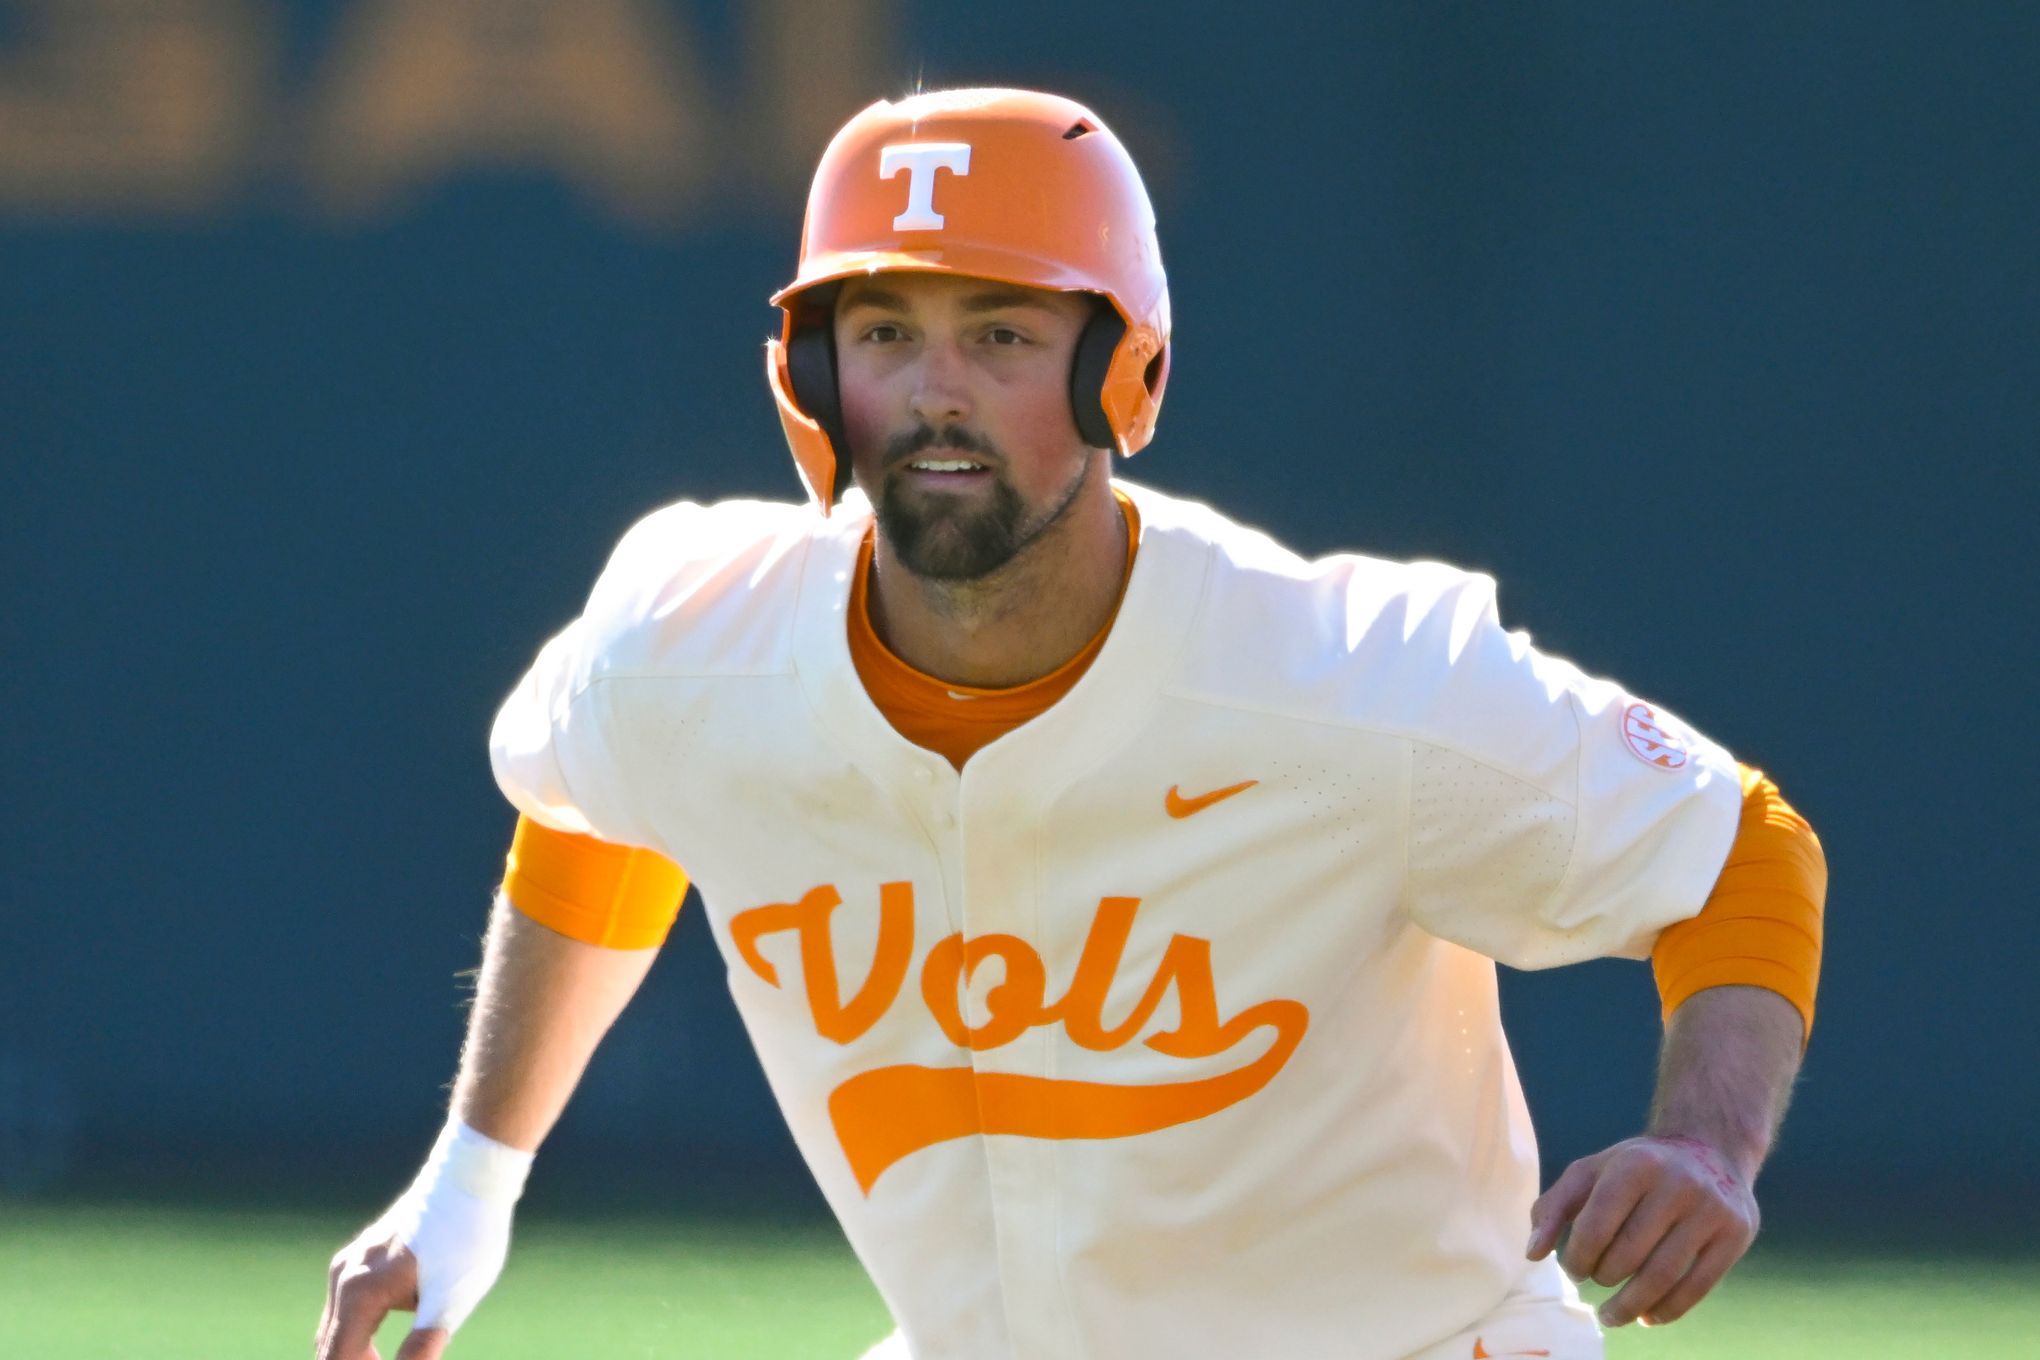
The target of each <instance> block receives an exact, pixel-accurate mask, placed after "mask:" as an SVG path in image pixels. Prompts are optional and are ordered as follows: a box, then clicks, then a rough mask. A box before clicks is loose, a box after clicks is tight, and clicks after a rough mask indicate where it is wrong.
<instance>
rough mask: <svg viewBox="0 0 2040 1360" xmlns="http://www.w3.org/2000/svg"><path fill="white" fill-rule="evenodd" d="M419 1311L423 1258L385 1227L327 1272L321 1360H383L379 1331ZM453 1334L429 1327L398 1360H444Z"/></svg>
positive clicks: (346, 1250)
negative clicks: (390, 1320) (401, 1314)
mask: <svg viewBox="0 0 2040 1360" xmlns="http://www.w3.org/2000/svg"><path fill="white" fill-rule="evenodd" d="M417 1307H418V1259H417V1258H416V1257H415V1256H413V1255H411V1253H410V1251H409V1250H408V1249H406V1248H405V1246H404V1245H403V1243H402V1242H400V1241H398V1240H397V1239H396V1238H394V1237H391V1236H390V1235H389V1234H388V1233H387V1232H385V1231H384V1229H383V1226H382V1225H381V1224H380V1223H377V1224H373V1225H371V1226H370V1227H369V1228H368V1229H367V1230H366V1231H364V1232H363V1233H362V1234H361V1236H359V1237H357V1238H355V1239H354V1240H353V1241H352V1242H350V1243H348V1244H347V1245H346V1246H344V1247H342V1248H341V1249H340V1252H339V1254H338V1255H336V1256H335V1257H334V1258H333V1264H332V1267H331V1268H330V1269H328V1270H327V1272H326V1311H325V1312H324V1313H323V1314H321V1315H320V1318H319V1332H318V1337H317V1340H316V1342H315V1346H316V1349H315V1350H314V1352H313V1354H314V1356H315V1357H316V1360H382V1358H381V1356H380V1355H378V1354H377V1353H376V1349H375V1333H376V1329H377V1328H378V1327H380V1326H382V1321H383V1319H384V1318H386V1317H388V1316H389V1315H390V1314H391V1313H392V1312H395V1311H398V1310H404V1311H413V1312H415V1311H416V1310H417ZM451 1335H452V1333H450V1332H448V1331H447V1330H446V1329H445V1328H444V1327H423V1328H419V1329H417V1330H415V1331H413V1332H412V1333H411V1334H410V1335H409V1336H407V1337H405V1338H404V1344H403V1346H402V1347H401V1348H400V1349H399V1350H398V1351H397V1356H396V1360H438V1357H439V1355H440V1354H441V1353H442V1352H443V1351H445V1349H446V1342H447V1338H448V1337H450V1336H451Z"/></svg>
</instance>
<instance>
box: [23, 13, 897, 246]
mask: <svg viewBox="0 0 2040 1360" xmlns="http://www.w3.org/2000/svg"><path fill="white" fill-rule="evenodd" d="M892 10H893V6H892V3H891V0H830V3H827V4H818V3H810V2H809V0H751V3H749V4H747V5H745V6H743V7H741V11H740V12H741V16H742V17H741V19H740V20H739V32H738V33H737V35H736V36H735V38H734V39H732V40H731V43H732V46H733V47H734V49H735V50H734V51H733V52H729V53H726V52H723V51H721V50H718V49H713V48H712V47H711V45H710V42H709V40H708V38H707V37H706V36H705V35H704V33H703V32H701V31H700V29H699V28H698V27H697V26H696V25H695V24H694V23H692V22H690V15H689V12H688V9H687V7H686V6H685V5H676V4H673V3H667V2H666V0H352V3H348V4H346V5H344V6H343V7H342V8H341V10H340V12H339V15H338V18H337V20H335V21H334V22H332V23H330V24H329V25H327V26H325V27H324V29H323V32H322V36H321V37H320V40H319V45H318V51H317V52H316V54H315V56H314V59H313V61H312V63H311V67H310V70H309V73H308V74H307V75H306V76H305V77H303V78H302V79H299V80H292V79H290V78H289V77H287V76H286V74H285V62H284V59H283V55H284V39H285V37H286V29H287V21H288V19H289V18H290V15H289V12H288V11H289V7H288V6H286V5H283V4H280V3H276V2H275V0H269V2H267V3H265V0H12V3H9V2H8V0H0V18H5V19H7V20H8V21H9V22H8V23H7V24H6V25H4V26H0V213H5V214H8V215H25V216H30V217H58V218H134V217H139V218H149V217H192V216H206V215H215V214H222V213H228V212H232V211H234V210H235V208H236V205H237V204H238V203H239V202H241V201H242V200H243V198H244V196H245V195H246V194H248V193H249V192H250V191H251V190H252V189H253V188H254V187H255V186H257V185H268V184H271V183H275V182H282V183H285V184H292V185H295V186H297V187H298V188H299V190H300V191H301V198H302V202H303V203H304V205H305V206H306V208H307V210H308V211H309V212H310V213H311V214H312V215H314V216H317V217H322V218H326V219H329V220H331V221H333V222H335V223H358V222H367V221H373V220H380V219H385V218H388V217H391V216H394V215H397V214H399V213H401V212H403V211H404V210H405V208H406V207H407V206H408V205H410V204H413V203H415V202H416V200H417V199H418V197H419V196H420V194H421V192H422V191H423V190H425V189H426V188H427V187H429V186H430V185H432V184H433V183H434V182H436V181H440V180H444V179H447V178H450V177H453V176H456V175H459V174H460V173H462V172H463V171H466V170H470V169H474V168H478V167H494V168H505V167H507V168H513V169H518V170H524V171H529V172H535V173H539V174H544V175H551V176H555V177H557V178H558V179H559V180H560V181H562V182H563V183H565V184H567V185H569V186H571V187H572V188H573V189H574V191H575V192H577V193H578V194H580V195H581V196H582V197H583V198H584V199H585V201H586V202H588V203H589V204H590V205H591V206H592V207H593V208H594V209H595V210H596V211H599V212H602V213H604V214H606V215H609V216H611V217H614V218H616V219H617V220H619V221H623V222H627V223H631V224H635V225H639V226H645V227H664V226H670V225H673V224H676V223H679V222H682V221H685V220H687V219H689V218H691V217H694V216H697V215H699V214H700V213H702V212H703V211H704V210H705V209H706V208H707V207H708V206H709V205H711V204H714V203H719V202H748V201H755V200H757V199H760V198H786V197H798V195H799V194H800V193H801V192H802V191H803V190H804V189H805V187H806V183H807V177H808V175H809V174H810V173H811V171H812V169H813V166H814V163H815V159H816V157H817V156H818V155H819V153H820V151H821V148H822V146H823V144H824V142H825V141H826V139H827V137H828V134H829V132H830V131H831V130H832V129H833V128H834V127H835V126H836V125H837V124H839V123H840V122H841V121H842V120H843V118H844V117H846V116H847V115H848V114H849V113H850V112H852V111H854V110H855V109H856V108H858V107H859V106H861V105H862V104H864V103H868V102H869V101H870V100H871V99H873V98H876V97H879V96H880V95H884V94H889V93H895V91H894V90H893V89H892V88H891V87H892V85H893V84H894V83H896V77H895V76H894V74H893V73H892V71H891V70H890V64H891V63H890V54H891V51H892V47H893V42H892V38H893V33H894V15H893V12H892ZM10 11H11V13H10ZM9 34H11V35H12V36H11V40H10V39H9V38H8V36H7V35H9Z"/></svg>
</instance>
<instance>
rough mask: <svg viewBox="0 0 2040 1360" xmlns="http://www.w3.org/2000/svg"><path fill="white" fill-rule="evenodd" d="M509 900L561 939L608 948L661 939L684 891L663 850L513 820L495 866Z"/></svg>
mask: <svg viewBox="0 0 2040 1360" xmlns="http://www.w3.org/2000/svg"><path fill="white" fill-rule="evenodd" d="M503 895H504V896H505V897H507V898H509V899H510V905H511V906H513V907H515V908H517V910H519V911H521V912H523V913H524V914H525V915H526V916H529V917H530V918H531V919H532V920H534V921H536V922H538V923H539V924H540V925H542V926H549V927H551V928H552V929H554V930H557V931H558V932H559V933H560V934H562V935H565V936H567V937H568V938H569V939H575V940H581V941H583V942H585V943H587V944H599V945H604V946H607V947H608V948H610V949H650V948H652V947H653V946H654V945H658V944H662V943H664V942H665V939H666V932H667V931H668V930H671V929H672V928H673V918H674V917H676V916H678V915H679V914H680V899H681V898H683V897H685V896H686V895H687V875H686V874H685V873H683V872H681V869H680V866H679V865H677V864H675V863H673V861H672V860H669V859H667V858H666V857H665V856H664V855H661V854H657V853H655V852H653V851H650V850H640V849H636V848H635V847H632V846H628V845H611V844H610V843H609V842H608V841H600V840H596V839H595V838H594V837H593V836H574V835H569V834H568V833H567V832H564V831H554V830H553V829H552V828H550V827H546V826H540V825H539V824H538V823H537V822H534V821H532V820H531V819H530V818H529V817H519V818H518V819H517V834H516V836H515V837H514V838H513V839H512V840H511V842H510V859H509V862H508V863H507V864H506V865H505V866H504V871H503Z"/></svg>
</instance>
